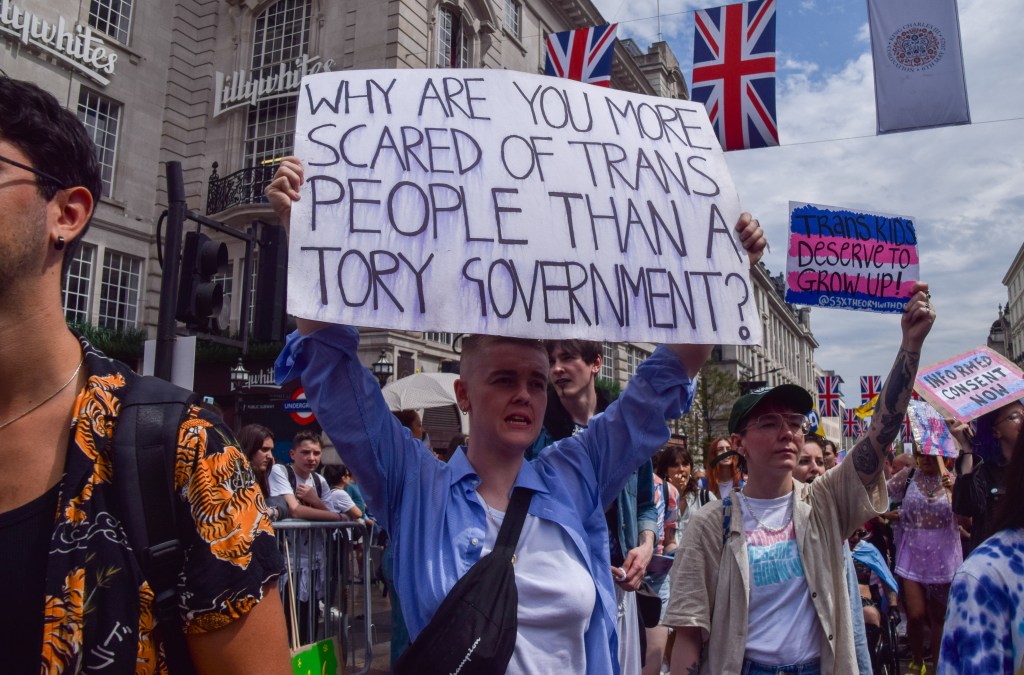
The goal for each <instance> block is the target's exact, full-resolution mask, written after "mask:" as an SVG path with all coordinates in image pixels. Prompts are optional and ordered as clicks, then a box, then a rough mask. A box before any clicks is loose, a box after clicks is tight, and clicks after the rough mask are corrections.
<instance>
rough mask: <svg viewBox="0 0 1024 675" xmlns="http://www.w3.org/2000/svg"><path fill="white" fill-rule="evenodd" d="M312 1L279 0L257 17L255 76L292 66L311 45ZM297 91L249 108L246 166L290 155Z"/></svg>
mask: <svg viewBox="0 0 1024 675" xmlns="http://www.w3.org/2000/svg"><path fill="white" fill-rule="evenodd" d="M309 15H310V2H309V0H278V2H275V3H274V4H273V5H271V6H270V7H268V8H267V9H265V10H264V11H263V12H262V13H260V15H259V16H258V17H257V18H256V31H255V39H254V40H253V45H252V61H251V64H250V65H251V68H252V75H253V77H255V78H261V77H268V76H270V75H273V74H275V73H277V72H278V70H279V69H280V67H281V66H286V67H288V66H291V65H292V63H293V62H294V61H295V59H298V58H300V57H302V56H303V55H304V54H305V53H306V50H307V49H308V47H309ZM297 94H298V92H291V93H290V94H288V95H287V96H284V97H280V98H272V99H267V100H264V101H260V102H258V103H257V104H256V105H254V106H253V107H252V108H250V109H249V120H248V123H247V124H246V130H245V166H246V167H247V168H248V167H256V166H262V164H263V161H264V160H269V159H273V158H274V157H280V156H282V155H287V154H290V153H291V151H292V145H293V143H294V130H295V112H296V110H297V109H298V96H297Z"/></svg>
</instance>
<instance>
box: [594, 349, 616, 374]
mask: <svg viewBox="0 0 1024 675" xmlns="http://www.w3.org/2000/svg"><path fill="white" fill-rule="evenodd" d="M616 351H618V349H617V348H616V345H615V343H614V342H604V343H602V344H601V372H600V373H598V374H597V376H598V377H600V378H603V379H605V380H614V379H615V352H616Z"/></svg>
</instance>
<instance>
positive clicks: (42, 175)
mask: <svg viewBox="0 0 1024 675" xmlns="http://www.w3.org/2000/svg"><path fill="white" fill-rule="evenodd" d="M0 162H4V163H5V164H10V165H11V166H16V167H18V168H19V169H24V170H25V171H28V172H29V173H32V174H35V176H36V177H37V178H42V179H43V180H45V181H46V182H47V183H51V184H52V185H54V186H55V187H56V188H57V189H58V190H65V189H67V185H65V183H64V181H62V180H61V179H60V178H56V177H54V176H51V175H50V174H48V173H46V172H45V171H40V170H39V169H34V168H32V167H31V166H29V165H27V164H22V163H21V162H16V161H14V160H13V159H11V158H10V157H4V156H3V155H0Z"/></svg>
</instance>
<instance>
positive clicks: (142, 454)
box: [112, 377, 198, 675]
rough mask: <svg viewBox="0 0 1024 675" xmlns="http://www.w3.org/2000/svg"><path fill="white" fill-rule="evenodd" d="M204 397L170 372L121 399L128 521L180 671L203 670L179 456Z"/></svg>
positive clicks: (116, 453) (120, 470) (119, 446)
mask: <svg viewBox="0 0 1024 675" xmlns="http://www.w3.org/2000/svg"><path fill="white" fill-rule="evenodd" d="M197 398H198V397H197V396H196V395H195V394H194V393H192V392H190V391H188V390H186V389H182V388H181V387H177V386H175V385H172V384H171V383H169V382H166V381H165V380H161V379H159V378H155V377H140V378H138V379H137V380H135V382H134V383H133V384H132V386H131V387H130V388H129V389H128V392H127V396H126V397H125V399H124V400H123V401H122V402H121V410H120V413H119V415H118V423H117V430H116V431H115V433H114V438H113V443H112V451H113V465H114V484H115V489H116V490H117V494H118V499H119V503H120V512H121V513H120V515H121V524H122V527H124V530H125V534H126V535H127V537H128V543H129V544H130V545H131V547H132V550H133V551H134V553H135V557H136V559H137V560H138V562H139V566H140V567H141V568H142V573H143V575H144V576H145V578H146V581H148V582H149V586H150V588H151V589H152V590H153V596H154V601H153V612H154V616H155V617H156V619H157V622H158V630H159V631H160V636H161V637H162V638H163V642H164V649H165V652H166V657H167V664H168V668H169V669H170V672H171V673H173V674H174V675H180V674H190V673H194V672H195V670H194V668H193V667H192V659H191V657H190V656H189V652H188V647H187V645H186V644H185V634H184V632H183V631H182V623H181V615H180V613H179V611H178V594H177V583H178V575H179V574H180V573H181V567H182V564H183V562H184V558H185V548H184V545H183V542H182V541H181V540H180V539H179V538H178V527H177V515H178V509H179V508H180V504H179V500H178V496H177V495H176V494H175V491H174V463H175V460H176V454H177V446H178V428H179V427H180V425H181V422H182V420H183V418H184V416H185V413H186V411H187V410H188V408H189V406H190V405H191V404H192V403H193V402H194V401H195V400H196V399H197Z"/></svg>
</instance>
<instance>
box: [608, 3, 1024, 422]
mask: <svg viewBox="0 0 1024 675" xmlns="http://www.w3.org/2000/svg"><path fill="white" fill-rule="evenodd" d="M593 1H594V4H595V5H596V6H597V7H598V9H599V10H600V11H601V12H602V14H603V15H604V17H605V18H606V19H607V20H609V21H617V22H619V23H620V28H619V30H620V33H619V37H620V38H627V37H628V38H633V39H634V40H635V41H636V42H637V43H638V45H639V46H640V47H641V48H642V49H644V50H646V48H647V46H648V45H649V44H650V43H651V42H652V41H656V40H657V39H658V35H659V22H658V19H657V16H658V7H657V5H658V3H657V2H656V0H593ZM723 4H732V3H731V2H726V3H723ZM958 5H959V14H960V29H961V40H962V45H963V56H964V67H965V73H966V79H967V94H968V100H969V103H970V110H971V119H972V124H971V125H969V126H953V127H944V128H939V129H928V130H920V131H912V132H906V133H897V134H888V135H885V136H876V135H875V99H874V79H873V73H872V61H871V45H870V41H869V40H870V38H869V31H868V24H867V6H866V1H865V0H777V18H776V22H777V28H776V50H777V52H776V58H777V71H778V72H777V83H776V108H777V117H778V127H779V137H780V140H781V146H779V147H775V148H763V149H758V150H744V151H734V152H729V153H726V157H727V161H728V164H729V168H730V171H731V172H732V175H733V179H734V180H735V183H736V188H737V191H738V193H739V197H740V203H741V206H742V208H743V209H744V210H746V211H750V212H751V213H753V214H754V215H755V216H756V217H757V218H758V220H759V221H760V222H761V225H762V227H763V228H764V230H765V232H766V234H767V236H768V240H769V245H770V246H771V251H770V252H769V253H767V254H766V255H765V258H764V262H765V264H766V265H767V266H768V268H769V270H770V271H771V272H772V274H778V273H779V272H784V271H785V268H786V242H787V236H788V235H787V229H786V228H787V220H788V217H789V202H790V201H791V200H792V201H804V202H810V203H816V204H826V205H832V206H842V207H846V208H849V209H855V210H864V211H874V212H882V213H892V214H901V215H908V216H912V217H914V218H915V222H916V226H917V234H918V240H919V254H920V261H921V262H920V265H921V278H922V279H923V280H925V281H928V282H929V284H930V288H931V293H932V302H933V303H934V304H935V306H936V311H937V318H936V322H935V326H934V328H933V329H932V332H931V335H930V336H929V337H928V340H927V342H926V343H925V347H924V351H923V354H922V360H921V365H922V366H926V365H928V364H930V363H934V362H937V361H939V360H941V359H945V358H947V357H950V356H953V355H955V354H959V353H961V352H965V351H968V350H970V349H972V348H974V347H977V346H980V345H983V344H985V343H986V340H987V338H988V332H989V327H990V326H991V325H992V322H993V321H995V319H996V318H997V316H998V307H999V305H1000V304H1002V305H1005V304H1006V302H1007V291H1006V287H1005V286H1003V285H1002V279H1003V276H1004V275H1005V274H1006V272H1007V271H1008V270H1009V267H1010V264H1011V263H1012V262H1013V259H1014V256H1015V255H1016V254H1017V252H1018V250H1019V249H1020V247H1021V244H1022V243H1024V227H1022V226H1021V224H1020V219H1021V214H1022V211H1024V68H1022V67H1021V63H1022V61H1024V55H1022V52H1021V50H1020V36H1019V26H1020V23H1021V20H1022V19H1024V4H1022V3H1021V1H1020V0H959V2H958ZM708 6H714V5H712V4H709V3H707V2H699V1H698V2H694V1H693V0H661V2H660V12H661V21H660V32H661V34H662V36H663V39H665V40H666V41H667V42H668V43H669V44H670V45H671V46H672V48H673V50H674V51H675V54H676V56H677V58H678V59H679V62H680V65H681V68H682V72H683V76H684V78H685V79H686V82H687V86H688V87H689V86H690V84H691V74H692V62H693V9H695V8H696V9H700V8H702V7H708ZM811 327H812V330H813V331H814V336H815V339H816V340H817V341H818V343H819V347H818V349H817V350H816V352H815V361H816V362H817V364H818V366H819V367H821V368H822V369H825V370H834V371H836V372H837V373H838V374H839V375H840V376H842V378H843V379H844V380H845V382H846V384H845V385H844V386H843V395H844V399H845V400H846V401H847V403H848V404H851V405H857V404H859V399H860V393H859V384H858V380H859V377H860V376H862V375H881V376H882V377H883V378H885V377H886V376H887V375H888V373H889V370H890V368H891V366H892V361H893V358H894V357H895V355H896V351H897V349H898V347H899V342H900V324H899V316H898V315H889V314H873V313H869V312H859V311H849V310H837V309H822V308H814V309H813V310H812V312H811Z"/></svg>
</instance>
